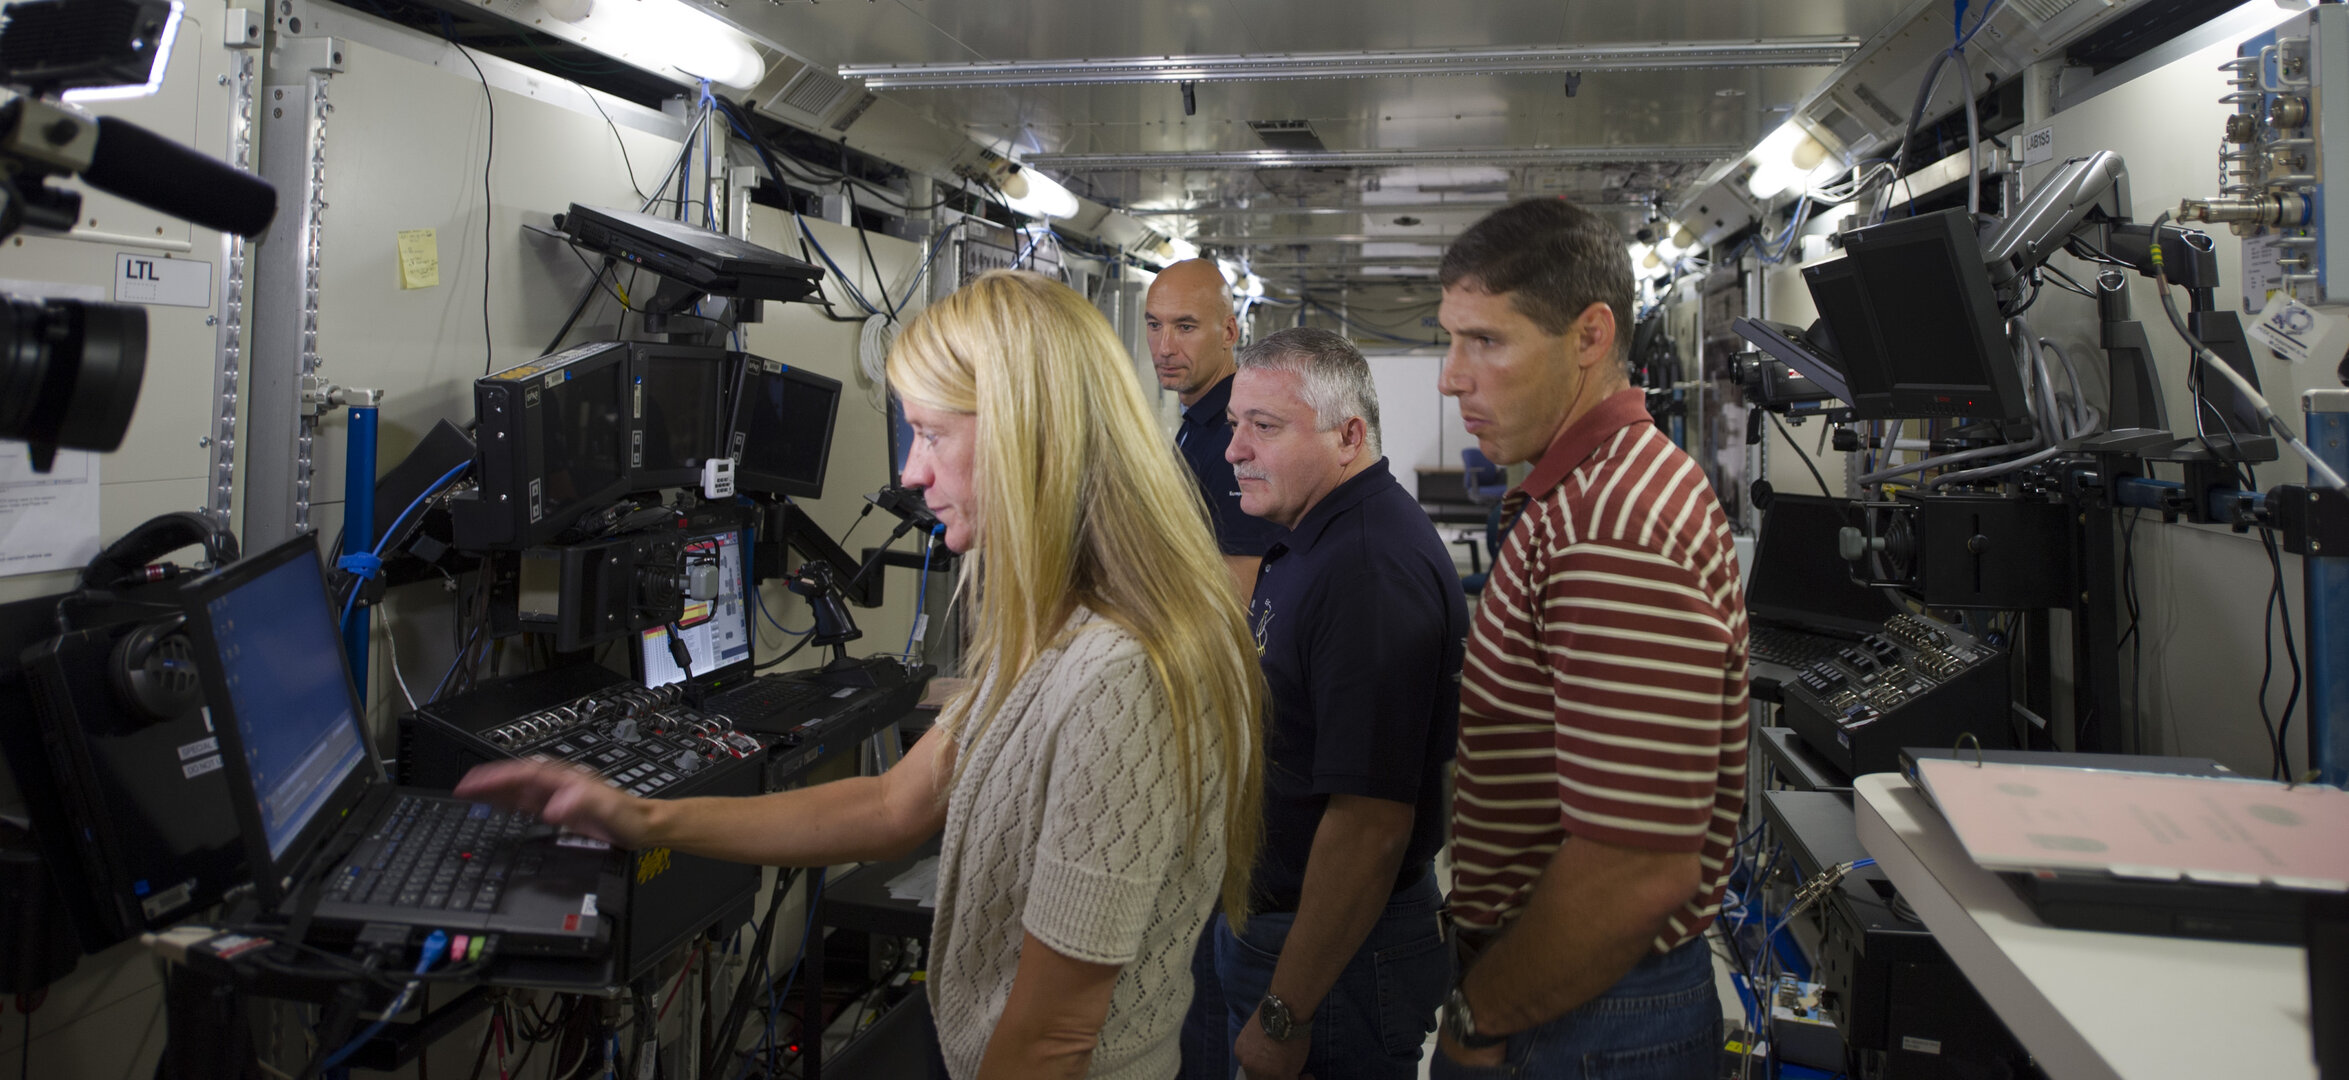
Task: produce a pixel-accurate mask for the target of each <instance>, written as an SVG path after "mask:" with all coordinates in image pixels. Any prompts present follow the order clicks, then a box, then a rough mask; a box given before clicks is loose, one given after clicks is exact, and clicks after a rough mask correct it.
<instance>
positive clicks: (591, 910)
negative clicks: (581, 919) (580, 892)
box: [579, 893, 595, 916]
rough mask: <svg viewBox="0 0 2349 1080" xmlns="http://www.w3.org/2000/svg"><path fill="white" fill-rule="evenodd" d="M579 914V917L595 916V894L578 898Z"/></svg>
mask: <svg viewBox="0 0 2349 1080" xmlns="http://www.w3.org/2000/svg"><path fill="white" fill-rule="evenodd" d="M579 913H580V914H581V915H588V916H593V915H594V914H595V894H594V893H588V894H587V895H586V896H582V897H580V898H579Z"/></svg>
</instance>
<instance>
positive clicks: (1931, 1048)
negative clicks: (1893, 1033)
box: [1900, 1035, 1941, 1054]
mask: <svg viewBox="0 0 2349 1080" xmlns="http://www.w3.org/2000/svg"><path fill="white" fill-rule="evenodd" d="M1900 1048H1901V1049H1903V1050H1914V1051H1916V1052H1917V1053H1920V1054H1938V1053H1940V1052H1941V1040H1939V1039H1920V1038H1918V1037H1916V1036H1914V1035H1903V1036H1901V1037H1900Z"/></svg>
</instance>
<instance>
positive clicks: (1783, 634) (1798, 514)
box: [1745, 494, 1900, 701]
mask: <svg viewBox="0 0 2349 1080" xmlns="http://www.w3.org/2000/svg"><path fill="white" fill-rule="evenodd" d="M1850 506H1851V504H1850V503H1849V502H1846V501H1844V500H1842V499H1829V498H1823V497H1821V496H1817V495H1786V494H1779V495H1775V496H1773V497H1772V498H1771V500H1770V508H1769V509H1768V510H1767V511H1765V512H1764V513H1763V514H1762V531H1761V535H1760V536H1759V537H1757V538H1756V540H1755V542H1754V572H1753V577H1752V579H1751V580H1749V581H1747V582H1746V588H1745V611H1746V618H1747V620H1748V623H1749V625H1750V626H1751V628H1752V629H1751V643H1752V651H1751V662H1750V663H1749V665H1748V672H1749V678H1750V679H1751V683H1752V693H1753V695H1754V696H1755V697H1758V698H1762V699H1763V700H1765V701H1777V700H1779V691H1778V688H1779V687H1780V686H1781V685H1782V684H1784V683H1787V682H1790V681H1792V680H1793V679H1794V677H1795V676H1796V675H1798V674H1800V673H1801V672H1802V670H1803V669H1804V668H1807V667H1809V666H1811V665H1812V664H1814V663H1817V662H1818V661H1820V660H1823V659H1826V658H1827V657H1830V656H1833V655H1835V652H1836V650H1838V649H1841V648H1843V647H1845V646H1847V645H1849V644H1851V643H1852V642H1853V641H1856V640H1858V639H1859V638H1861V637H1863V636H1866V635H1868V634H1872V633H1875V632H1876V631H1878V630H1881V629H1883V628H1884V620H1886V619H1889V618H1891V617H1893V616H1894V615H1897V614H1899V613H1900V608H1899V607H1897V606H1896V605H1894V604H1893V602H1892V600H1891V598H1889V597H1887V596H1885V595H1884V594H1883V593H1882V592H1880V591H1878V590H1876V589H1873V588H1870V587H1868V586H1866V585H1861V584H1859V583H1858V582H1855V581H1853V580H1852V579H1851V564H1849V563H1846V562H1844V561H1843V557H1842V556H1841V555H1839V554H1837V553H1836V550H1835V540H1836V533H1837V531H1839V530H1841V529H1842V528H1843V526H1844V525H1845V523H1846V520H1845V515H1846V513H1847V512H1848V510H1849V508H1850Z"/></svg>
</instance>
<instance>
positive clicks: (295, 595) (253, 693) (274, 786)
mask: <svg viewBox="0 0 2349 1080" xmlns="http://www.w3.org/2000/svg"><path fill="white" fill-rule="evenodd" d="M314 543H315V542H314V541H309V540H307V539H305V545H306V546H310V557H309V558H306V559H304V558H295V559H288V560H283V561H278V562H276V564H275V565H274V566H270V567H269V568H267V569H265V570H263V571H262V572H261V573H259V574H256V575H253V576H252V577H249V578H246V579H244V580H242V581H240V582H238V583H237V584H235V585H234V586H233V587H231V588H229V589H227V590H225V591H223V592H220V593H219V594H217V595H214V596H213V597H211V598H210V599H208V600H206V601H204V612H205V616H206V621H208V622H209V623H210V624H211V638H212V641H213V642H214V643H215V648H216V651H217V655H216V656H210V657H205V658H204V659H205V660H206V661H208V662H211V663H215V664H217V665H219V669H218V670H219V676H218V677H219V680H220V684H221V685H222V686H224V687H225V688H226V690H227V692H228V702H227V704H228V706H229V711H230V712H231V713H232V714H234V717H235V723H236V726H237V735H238V738H239V741H240V742H242V743H243V750H244V755H245V765H246V771H247V772H249V773H250V774H251V777H252V787H253V796H252V797H253V801H254V802H255V803H256V804H258V807H259V809H260V821H261V827H262V832H263V833H264V834H265V835H266V836H267V838H268V842H269V855H270V858H271V859H273V860H275V859H282V858H284V856H285V854H286V850H287V849H288V848H289V847H291V846H292V845H293V842H294V840H295V839H296V838H297V837H299V836H301V835H302V832H303V830H304V829H306V828H308V827H309V825H310V823H311V822H312V821H313V820H314V819H316V818H317V816H318V813H319V811H320V810H321V809H324V808H325V807H326V806H327V804H328V803H329V801H330V800H331V799H332V798H333V796H334V795H335V793H336V792H337V791H339V790H341V788H342V785H343V782H344V781H345V780H347V779H349V778H350V776H351V774H352V773H354V772H356V771H357V770H358V769H359V768H360V767H361V766H362V765H363V764H365V762H366V758H367V744H366V740H364V739H363V738H361V737H360V733H359V716H358V714H357V713H356V712H355V711H354V710H353V708H352V695H351V688H350V680H349V676H348V675H346V674H345V673H344V671H343V659H342V638H341V637H340V636H338V635H337V634H336V633H335V630H334V615H333V608H332V606H331V605H330V604H329V603H328V601H327V597H326V582H325V580H324V578H323V577H322V576H321V575H320V573H319V565H318V556H317V552H316V548H315V546H311V545H314Z"/></svg>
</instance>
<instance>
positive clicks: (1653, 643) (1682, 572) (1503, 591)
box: [1452, 389, 1746, 952]
mask: <svg viewBox="0 0 2349 1080" xmlns="http://www.w3.org/2000/svg"><path fill="white" fill-rule="evenodd" d="M1510 498H1511V499H1512V500H1517V501H1519V502H1520V503H1521V505H1523V507H1524V512H1523V515H1522V517H1521V518H1520V520H1519V521H1518V522H1517V524H1516V525H1515V526H1514V527H1513V528H1511V529H1510V531H1509V538H1508V540H1507V542H1506V543H1505V544H1504V545H1503V546H1502V548H1501V552H1500V555H1499V557H1498V558H1496V559H1495V560H1494V566H1493V573H1492V577H1491V579H1490V581H1488V582H1487V584H1486V585H1485V590H1484V595H1483V597H1482V598H1481V599H1480V600H1479V602H1478V603H1477V607H1476V615H1475V618H1474V620H1473V623H1472V626H1471V629H1470V632H1469V644H1468V662H1467V667H1466V668H1465V670H1464V671H1463V674H1462V680H1461V690H1460V749H1459V764H1458V771H1457V774H1456V776H1455V784H1456V793H1455V795H1454V798H1453V803H1452V828H1453V840H1454V842H1453V854H1452V857H1453V864H1454V869H1453V883H1454V887H1453V891H1452V915H1453V917H1454V918H1455V919H1456V920H1458V921H1459V922H1460V923H1461V924H1462V925H1464V926H1468V927H1471V928H1475V929H1480V930H1488V931H1489V930H1498V929H1500V928H1501V927H1502V926H1504V925H1505V924H1507V923H1508V922H1509V921H1510V920H1511V919H1513V918H1515V917H1516V915H1517V913H1518V912H1519V911H1520V910H1521V909H1522V908H1523V907H1524V905H1525V903H1526V901H1527V900H1528V899H1529V898H1530V897H1531V894H1532V892H1533V887H1534V883H1535V882H1536V881H1537V880H1539V879H1540V877H1541V874H1542V871H1543V869H1544V868H1545V867H1546V866H1547V865H1548V864H1549V860H1550V856H1551V854H1552V853H1554V852H1556V851H1557V850H1558V847H1559V845H1560V844H1562V843H1564V842H1565V840H1566V838H1567V837H1568V836H1580V837H1584V838H1587V839H1590V840H1595V841H1598V842H1600V843H1605V844H1612V845H1615V846H1618V847H1630V848H1641V849H1646V850H1652V851H1668V852H1681V851H1693V852H1696V853H1697V855H1698V860H1699V862H1700V863H1701V865H1702V866H1703V868H1704V879H1705V882H1706V885H1705V889H1704V891H1703V892H1702V893H1701V894H1699V895H1698V897H1697V898H1696V899H1695V900H1693V901H1691V902H1690V903H1689V904H1688V906H1687V907H1685V908H1683V909H1682V910H1680V911H1679V912H1677V913H1675V914H1674V915H1673V916H1672V917H1671V918H1670V919H1669V920H1668V921H1667V923H1666V925H1665V928H1664V930H1663V932H1662V933H1661V934H1659V935H1658V936H1657V938H1656V941H1655V949H1656V951H1658V952H1665V951H1668V950H1670V949H1672V948H1674V947H1676V946H1678V945H1680V944H1681V943H1683V942H1686V941H1688V940H1689V939H1690V938H1693V937H1695V936H1696V935H1697V934H1699V933H1702V932H1703V931H1704V928H1705V927H1706V926H1707V925H1708V924H1710V923H1711V922H1712V921H1713V916H1714V914H1715V913H1716V912H1718V911H1719V910H1720V901H1721V891H1722V888H1723V886H1724V885H1726V884H1727V882H1728V877H1729V866H1728V857H1729V849H1730V846H1731V844H1733V843H1734V842H1735V839H1736V835H1737V823H1738V815H1739V813H1740V812H1741V811H1742V810H1743V809H1744V806H1745V761H1746V618H1745V598H1744V595H1743V594H1742V592H1741V591H1740V588H1739V585H1738V572H1737V556H1736V554H1735V548H1734V547H1733V546H1732V545H1731V543H1730V537H1729V521H1728V519H1727V518H1726V517H1724V516H1723V515H1722V513H1721V504H1720V503H1719V501H1718V500H1716V499H1714V497H1713V493H1712V489H1711V488H1709V487H1707V486H1706V483H1705V476H1704V473H1703V472H1702V471H1701V470H1700V469H1698V468H1697V464H1696V462H1695V461H1694V460H1692V459H1691V458H1690V457H1689V456H1688V455H1687V454H1685V453H1683V452H1681V450H1680V448H1679V447H1676V446H1674V445H1672V442H1671V441H1670V440H1669V439H1667V438H1665V437H1664V435H1663V433H1661V432H1659V431H1657V430H1656V427H1655V425H1654V424H1653V423H1652V422H1650V421H1649V419H1648V414H1647V410H1646V408H1645V406H1644V405H1643V404H1642V399H1641V393H1640V391H1638V390H1636V389H1632V390H1624V391H1620V392H1618V393H1616V394H1614V395H1613V396H1611V397H1609V398H1607V399H1606V400H1605V401H1602V402H1600V403H1599V404H1598V405H1597V406H1596V407H1595V408H1593V409H1592V410H1591V411H1590V412H1589V413H1587V414H1585V415H1584V416H1582V417H1581V418H1579V419H1577V420H1576V421H1575V422H1574V423H1573V424H1571V425H1569V426H1568V427H1567V429H1566V430H1565V431H1563V432H1561V433H1559V435H1558V438H1557V440H1556V441H1555V442H1553V443H1551V444H1550V448H1549V449H1548V450H1547V451H1546V452H1544V453H1543V455H1542V458H1541V461H1540V462H1539V463H1538V464H1537V465H1535V467H1534V470H1533V473H1532V475H1530V476H1529V477H1527V478H1526V481H1525V484H1524V485H1523V486H1522V487H1520V488H1519V489H1517V490H1516V491H1513V492H1511V493H1510Z"/></svg>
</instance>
